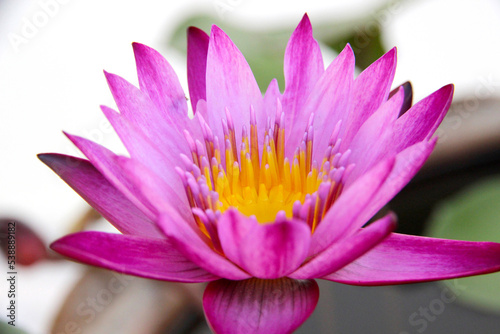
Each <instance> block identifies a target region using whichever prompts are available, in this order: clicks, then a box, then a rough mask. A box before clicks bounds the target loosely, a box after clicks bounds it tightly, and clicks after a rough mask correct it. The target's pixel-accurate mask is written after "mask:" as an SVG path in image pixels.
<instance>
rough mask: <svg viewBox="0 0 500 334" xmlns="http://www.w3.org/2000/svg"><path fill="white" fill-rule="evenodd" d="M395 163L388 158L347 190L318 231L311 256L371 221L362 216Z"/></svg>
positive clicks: (312, 242) (326, 216)
mask: <svg viewBox="0 0 500 334" xmlns="http://www.w3.org/2000/svg"><path fill="white" fill-rule="evenodd" d="M393 166H394V158H388V159H386V160H384V161H382V162H380V163H379V164H378V165H377V166H375V167H374V168H373V169H371V170H370V171H369V172H367V173H366V174H364V175H363V176H361V177H360V178H359V179H357V180H356V181H355V182H354V183H353V184H352V185H351V186H349V187H348V188H347V189H346V190H344V192H343V193H342V194H341V195H340V196H339V198H338V199H337V200H336V202H335V203H334V204H333V206H332V207H331V208H330V209H329V210H328V212H327V213H326V215H325V217H324V218H323V220H322V221H321V223H320V224H319V225H318V227H317V228H316V230H315V231H314V234H313V235H312V240H311V251H310V253H309V254H310V255H316V254H318V253H319V252H321V251H323V250H324V249H326V248H327V247H328V246H330V245H332V244H333V243H334V242H336V241H338V240H341V239H342V238H343V237H345V236H347V235H349V234H351V233H353V232H354V231H356V230H358V229H359V228H360V227H361V226H362V225H363V224H365V223H366V222H367V220H368V219H366V220H364V221H361V220H360V219H359V218H358V217H359V216H360V215H361V214H362V213H363V211H364V210H365V207H366V206H367V205H368V204H369V203H370V201H371V199H372V197H373V196H374V195H375V194H376V193H377V191H378V190H379V189H380V187H381V186H382V184H383V183H384V180H385V179H386V177H387V176H388V175H389V173H390V172H391V170H392V168H393Z"/></svg>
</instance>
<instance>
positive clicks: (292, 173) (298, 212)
mask: <svg viewBox="0 0 500 334" xmlns="http://www.w3.org/2000/svg"><path fill="white" fill-rule="evenodd" d="M198 117H199V119H200V124H201V127H202V129H203V135H204V144H205V145H203V144H202V143H201V142H200V141H194V140H193V139H192V138H191V136H190V134H189V133H187V132H185V135H186V140H187V141H188V143H189V145H190V147H191V159H189V158H188V157H186V156H184V157H183V160H184V162H185V165H186V171H185V172H184V171H182V170H180V169H179V173H180V175H181V177H182V178H183V180H184V184H185V186H186V192H187V196H188V199H189V201H190V204H191V206H192V207H193V213H194V214H195V217H196V219H197V221H198V223H199V224H200V226H201V227H202V229H203V230H204V231H205V232H206V233H207V235H211V233H210V231H209V230H210V226H213V225H215V224H216V220H217V217H218V216H219V215H220V214H221V213H223V212H224V211H226V210H227V209H229V208H236V209H237V210H238V211H239V212H241V213H242V214H244V215H246V216H255V218H256V219H257V221H259V222H261V223H268V222H273V221H275V220H276V217H277V216H280V215H281V216H282V217H285V216H286V217H288V218H292V217H294V218H299V219H304V220H306V221H307V222H308V223H309V224H310V226H311V229H312V230H314V228H315V226H316V225H317V224H318V223H319V222H320V221H321V219H322V218H323V217H324V215H325V213H326V211H327V210H328V208H329V207H330V206H331V205H332V204H333V202H334V201H335V199H336V198H337V197H338V195H339V194H340V192H341V191H342V180H343V179H344V178H345V175H346V174H347V172H348V170H349V168H347V169H346V168H345V167H344V165H345V162H346V161H347V158H348V155H349V152H345V153H344V154H340V153H339V152H338V148H339V144H340V139H337V138H336V137H337V135H338V128H339V126H337V129H336V131H335V133H334V134H333V135H332V140H331V141H330V145H329V146H328V149H327V151H326V153H325V156H324V158H323V160H322V162H321V165H320V166H318V164H317V162H316V161H313V127H312V121H313V118H314V115H311V118H310V121H309V124H308V126H307V128H306V131H305V133H304V135H303V138H302V142H301V144H300V145H299V147H298V148H297V149H296V150H295V153H294V154H293V159H292V162H291V163H290V161H289V159H288V158H287V157H285V124H284V123H285V122H284V114H283V113H282V112H281V105H280V103H279V101H278V102H277V111H276V118H275V121H274V122H271V121H270V120H268V124H267V127H266V130H265V132H264V139H263V141H262V143H260V144H259V137H258V128H257V122H256V117H255V112H254V111H253V109H251V111H250V124H249V125H250V131H247V128H246V127H245V126H243V128H242V136H241V143H240V145H239V150H238V149H237V142H236V134H235V129H234V124H233V121H232V119H231V115H230V114H229V112H228V110H226V119H225V120H222V128H223V133H224V139H223V141H222V142H223V143H224V151H222V150H221V149H220V147H219V139H218V138H217V137H216V136H214V135H213V133H212V131H211V129H210V127H209V126H208V125H207V123H205V121H204V120H203V118H202V117H201V116H198ZM273 123H274V124H273ZM335 166H336V168H334V167H335ZM349 167H352V166H349Z"/></svg>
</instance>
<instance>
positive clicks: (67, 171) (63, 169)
mask: <svg viewBox="0 0 500 334" xmlns="http://www.w3.org/2000/svg"><path fill="white" fill-rule="evenodd" d="M38 157H39V158H40V160H42V161H43V162H44V163H45V164H46V165H47V166H49V167H50V168H51V169H52V170H53V171H54V172H55V173H56V174H57V175H59V176H60V177H61V178H62V179H63V180H64V181H65V182H66V183H67V184H68V185H69V186H70V187H71V188H73V189H74V190H75V191H76V192H77V193H78V194H79V195H80V196H81V197H82V198H83V199H84V200H85V201H87V203H89V204H90V205H91V206H92V207H93V208H94V209H96V210H97V211H98V212H99V213H100V214H102V215H103V217H104V218H105V219H106V220H108V221H109V222H110V223H111V224H113V226H115V227H116V228H117V229H118V230H119V231H120V232H122V233H124V234H134V235H138V236H144V237H155V238H162V237H163V234H162V233H161V231H160V230H159V229H158V228H157V226H156V225H155V224H154V223H153V221H151V220H150V219H149V218H148V217H146V216H145V215H144V213H143V212H142V211H140V210H139V209H138V208H137V207H136V206H135V205H134V204H133V203H132V202H130V201H129V200H128V199H127V198H126V197H125V196H124V195H123V194H122V193H121V192H120V191H118V190H117V189H116V188H115V187H114V186H113V185H112V184H111V183H109V181H108V180H107V179H106V178H105V177H104V176H102V174H101V173H99V171H98V170H97V169H95V167H94V166H93V165H92V164H91V163H90V162H89V161H87V160H83V159H80V158H75V157H71V156H67V155H62V154H39V155H38Z"/></svg>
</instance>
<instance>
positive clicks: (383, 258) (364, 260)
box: [323, 233, 500, 285]
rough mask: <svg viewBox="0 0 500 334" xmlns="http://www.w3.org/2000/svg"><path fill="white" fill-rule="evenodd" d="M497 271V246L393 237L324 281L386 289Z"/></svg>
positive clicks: (499, 256)
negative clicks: (397, 285)
mask: <svg viewBox="0 0 500 334" xmlns="http://www.w3.org/2000/svg"><path fill="white" fill-rule="evenodd" d="M499 270H500V244H498V243H493V242H472V241H458V240H446V239H434V238H427V237H418V236H411V235H403V234H397V233H393V234H391V235H390V236H389V237H388V238H387V239H386V240H384V241H383V242H381V243H380V244H379V245H378V246H376V247H375V248H373V249H372V250H371V251H369V252H368V253H366V254H365V255H363V256H362V257H360V258H359V259H357V260H355V261H354V262H352V263H351V264H349V265H347V266H346V267H344V268H342V269H341V270H339V271H337V272H335V273H333V274H331V275H327V276H325V277H323V278H324V279H327V280H331V281H336V282H341V283H347V284H353V285H388V284H401V283H413V282H424V281H433V280H440V279H449V278H457V277H463V276H472V275H480V274H487V273H491V272H495V271H499Z"/></svg>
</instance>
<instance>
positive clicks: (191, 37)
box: [187, 27, 209, 111]
mask: <svg viewBox="0 0 500 334" xmlns="http://www.w3.org/2000/svg"><path fill="white" fill-rule="evenodd" d="M208 41H209V37H208V35H207V34H206V33H205V32H204V31H203V30H201V29H198V28H196V27H189V28H188V30H187V72H188V73H187V74H188V86H189V96H190V98H191V106H192V107H193V110H194V111H196V104H197V103H198V100H200V99H202V100H206V99H207V89H206V82H205V80H206V73H207V54H208Z"/></svg>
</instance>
